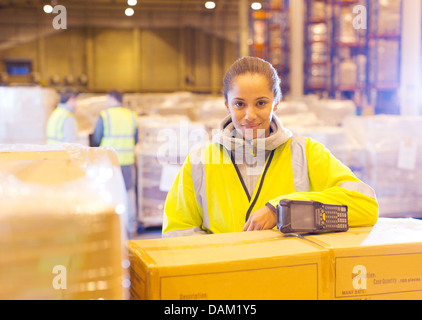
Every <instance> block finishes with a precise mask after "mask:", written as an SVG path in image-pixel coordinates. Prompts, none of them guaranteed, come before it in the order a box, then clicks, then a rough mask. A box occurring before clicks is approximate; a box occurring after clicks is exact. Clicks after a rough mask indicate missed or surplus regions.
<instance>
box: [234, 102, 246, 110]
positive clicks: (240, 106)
mask: <svg viewBox="0 0 422 320" xmlns="http://www.w3.org/2000/svg"><path fill="white" fill-rule="evenodd" d="M234 106H235V107H236V108H237V109H239V108H243V107H244V106H245V104H244V103H243V102H235V103H234Z"/></svg>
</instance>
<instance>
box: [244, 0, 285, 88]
mask: <svg viewBox="0 0 422 320" xmlns="http://www.w3.org/2000/svg"><path fill="white" fill-rule="evenodd" d="M289 4H290V1H289V0H267V1H265V2H263V3H262V5H263V7H262V9H261V10H258V11H254V10H251V14H250V16H251V31H250V34H251V35H252V43H251V46H250V52H251V55H253V56H256V57H259V58H262V59H265V60H267V61H269V62H271V63H272V64H273V66H274V67H275V68H276V69H277V71H278V73H279V75H280V78H281V80H282V88H281V89H282V92H283V94H285V93H287V92H289V91H290V77H289V74H290V67H289V65H290V47H289V32H290V26H289Z"/></svg>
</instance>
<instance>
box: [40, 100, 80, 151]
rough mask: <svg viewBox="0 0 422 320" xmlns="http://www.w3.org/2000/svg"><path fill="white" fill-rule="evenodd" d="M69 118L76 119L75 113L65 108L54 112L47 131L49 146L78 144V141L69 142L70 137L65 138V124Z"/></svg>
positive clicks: (58, 108) (59, 108)
mask: <svg viewBox="0 0 422 320" xmlns="http://www.w3.org/2000/svg"><path fill="white" fill-rule="evenodd" d="M69 117H70V118H73V119H74V116H73V113H72V112H70V111H69V110H67V109H66V108H64V107H60V106H59V107H57V108H56V109H55V110H54V111H53V113H52V114H51V116H50V118H49V119H48V121H47V130H46V134H47V144H57V143H63V142H76V141H68V140H69V137H65V136H64V134H63V125H64V122H65V121H66V119H68V118H69ZM73 121H75V120H73ZM75 124H76V121H75ZM74 138H76V137H74Z"/></svg>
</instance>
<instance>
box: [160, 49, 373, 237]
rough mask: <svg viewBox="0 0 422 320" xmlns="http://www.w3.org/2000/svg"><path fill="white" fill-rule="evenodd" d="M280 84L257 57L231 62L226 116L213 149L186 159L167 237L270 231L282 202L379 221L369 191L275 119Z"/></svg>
mask: <svg viewBox="0 0 422 320" xmlns="http://www.w3.org/2000/svg"><path fill="white" fill-rule="evenodd" d="M280 82H281V81H280V78H279V77H278V74H277V72H276V70H275V69H274V67H273V66H272V65H271V64H270V63H268V62H266V61H264V60H261V59H259V58H253V57H245V58H242V59H240V60H238V61H236V62H235V63H234V64H233V65H232V66H231V67H230V69H229V70H228V71H227V74H226V77H225V79H224V98H225V105H226V108H227V110H228V112H229V113H230V114H229V115H228V116H227V117H226V118H225V119H223V121H222V122H221V124H220V131H219V133H218V134H217V135H215V136H214V138H213V141H214V142H213V143H212V144H210V145H208V146H204V147H203V148H200V149H198V150H197V151H195V152H193V153H192V154H191V155H189V157H188V158H187V160H186V162H185V163H184V165H183V167H182V169H181V170H180V172H179V175H178V176H177V178H176V180H175V182H174V184H173V187H172V188H171V190H170V191H169V193H168V196H167V200H166V204H165V208H164V219H163V220H164V221H163V235H164V236H165V237H173V236H185V235H193V234H207V233H227V232H241V231H258V230H268V229H273V228H275V226H276V207H277V205H278V203H279V202H280V201H281V200H284V199H286V200H306V201H310V200H313V201H319V202H322V203H327V204H328V203H329V204H333V205H347V206H348V208H349V226H351V227H353V226H370V225H373V224H375V223H376V221H377V218H378V203H377V201H376V198H375V193H374V191H373V190H372V188H370V187H369V186H367V185H366V184H364V183H363V182H361V181H360V180H359V179H357V178H356V176H354V175H353V173H352V172H351V171H350V169H349V168H347V167H345V166H344V165H343V164H342V163H341V162H340V161H338V160H337V159H336V158H335V157H334V156H333V155H332V154H331V153H330V152H329V151H328V150H327V149H325V148H324V146H323V145H322V144H320V143H318V142H316V141H314V140H312V139H309V138H305V137H293V136H292V133H291V132H290V131H289V130H286V129H285V128H284V127H283V124H282V123H281V121H280V120H279V119H278V118H277V116H276V115H275V114H274V111H275V110H277V108H278V105H279V103H280V100H281V96H282V94H281V90H280Z"/></svg>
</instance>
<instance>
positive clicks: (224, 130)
mask: <svg viewBox="0 0 422 320" xmlns="http://www.w3.org/2000/svg"><path fill="white" fill-rule="evenodd" d="M292 136H293V134H292V132H291V131H289V130H287V129H285V128H284V127H283V124H282V123H281V121H280V119H278V117H277V116H276V115H274V116H273V118H272V121H271V125H270V135H269V136H268V137H267V138H257V139H253V140H247V139H244V138H243V136H242V135H241V133H239V132H237V130H236V129H235V127H234V125H233V122H232V119H231V117H230V116H227V117H226V118H225V119H223V121H222V122H221V123H220V131H219V133H218V134H216V135H215V136H214V138H213V142H215V143H219V144H221V145H223V146H224V147H225V148H226V149H227V151H229V152H230V153H231V157H232V160H233V163H234V164H235V166H236V169H237V172H238V174H239V176H240V177H239V178H241V179H242V180H243V183H244V186H245V188H246V189H247V191H248V193H249V195H250V196H252V195H253V193H254V190H255V187H256V185H257V183H258V181H259V178H260V176H261V174H262V172H263V170H264V167H265V162H266V160H267V158H268V156H269V155H270V153H271V151H273V150H274V149H276V148H278V147H279V146H281V145H283V144H284V143H286V142H287V141H288V140H289V139H290V138H291V137H292Z"/></svg>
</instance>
